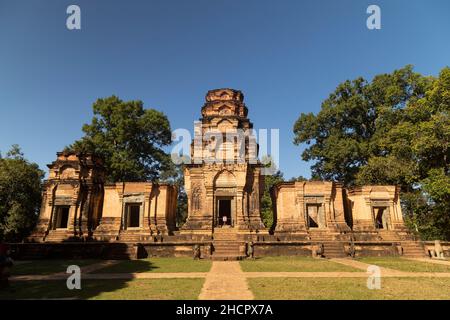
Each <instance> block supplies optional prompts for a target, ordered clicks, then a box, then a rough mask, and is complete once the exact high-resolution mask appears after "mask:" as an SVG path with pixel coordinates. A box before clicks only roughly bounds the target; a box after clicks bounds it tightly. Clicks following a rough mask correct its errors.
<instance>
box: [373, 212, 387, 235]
mask: <svg viewBox="0 0 450 320" xmlns="http://www.w3.org/2000/svg"><path fill="white" fill-rule="evenodd" d="M373 214H374V218H375V228H377V229H384V230H388V229H389V224H388V219H387V208H386V207H376V208H373Z"/></svg>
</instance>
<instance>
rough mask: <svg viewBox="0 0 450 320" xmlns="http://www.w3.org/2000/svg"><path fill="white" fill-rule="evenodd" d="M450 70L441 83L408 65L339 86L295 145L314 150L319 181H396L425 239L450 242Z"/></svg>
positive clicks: (306, 122) (299, 131) (301, 124)
mask: <svg viewBox="0 0 450 320" xmlns="http://www.w3.org/2000/svg"><path fill="white" fill-rule="evenodd" d="M449 97H450V69H449V68H444V69H443V70H442V71H441V73H440V75H439V77H438V78H433V77H425V76H422V75H420V74H418V73H415V72H414V71H413V69H412V67H411V66H406V67H404V68H402V69H400V70H396V71H394V72H393V73H390V74H382V75H378V76H376V77H374V79H373V80H372V81H370V82H369V81H367V80H365V79H362V78H358V79H356V80H354V81H346V82H344V83H342V84H340V85H339V86H338V87H337V88H336V90H335V92H333V93H332V94H331V95H330V96H329V98H328V99H326V100H325V101H324V102H323V104H322V108H321V110H320V112H319V113H318V114H317V115H314V114H312V113H309V114H302V115H301V116H300V118H299V119H298V120H297V122H296V123H295V125H294V133H295V140H294V143H296V144H300V143H306V144H307V145H309V146H308V147H307V148H306V149H305V151H304V152H303V154H302V157H303V159H304V160H313V161H315V164H314V165H313V167H312V170H313V176H315V177H319V178H323V179H335V180H340V181H343V182H344V183H345V184H346V185H350V186H351V185H362V184H396V185H400V186H401V188H402V191H403V194H402V198H403V207H404V209H405V214H406V215H407V221H408V222H409V223H411V225H412V226H413V228H414V229H416V230H417V231H418V232H420V233H421V235H422V236H423V238H441V239H448V238H450V234H449V230H450V218H449V214H448V209H449V208H450V203H449V202H448V197H449V194H450V193H449V188H448V186H447V187H446V184H447V183H448V177H449V168H448V161H449V149H448V143H449V138H450V126H449V110H450V98H449Z"/></svg>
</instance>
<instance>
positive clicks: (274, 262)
mask: <svg viewBox="0 0 450 320" xmlns="http://www.w3.org/2000/svg"><path fill="white" fill-rule="evenodd" d="M240 264H241V268H242V270H243V271H244V272H333V271H344V272H361V270H359V269H356V268H352V267H348V266H345V265H342V264H339V263H336V262H331V261H329V260H327V259H313V258H311V257H299V256H285V257H264V258H259V259H255V260H244V261H241V262H240Z"/></svg>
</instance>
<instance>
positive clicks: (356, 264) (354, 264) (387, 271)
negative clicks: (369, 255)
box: [330, 258, 405, 275]
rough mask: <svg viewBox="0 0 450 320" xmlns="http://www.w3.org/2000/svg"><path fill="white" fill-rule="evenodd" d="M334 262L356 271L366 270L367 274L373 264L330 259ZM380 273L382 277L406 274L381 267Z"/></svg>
mask: <svg viewBox="0 0 450 320" xmlns="http://www.w3.org/2000/svg"><path fill="white" fill-rule="evenodd" d="M330 260H331V261H333V262H337V263H340V264H343V265H346V266H349V267H353V268H356V269H360V270H364V271H366V272H367V268H368V267H369V266H371V264H368V263H364V262H361V261H357V260H353V259H348V258H333V259H330ZM380 271H381V274H382V275H386V274H394V275H395V274H401V273H405V272H402V271H398V270H394V269H389V268H384V267H380Z"/></svg>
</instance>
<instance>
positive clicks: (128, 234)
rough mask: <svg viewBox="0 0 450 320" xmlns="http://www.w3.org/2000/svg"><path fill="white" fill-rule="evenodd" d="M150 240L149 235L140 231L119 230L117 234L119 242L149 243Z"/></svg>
mask: <svg viewBox="0 0 450 320" xmlns="http://www.w3.org/2000/svg"><path fill="white" fill-rule="evenodd" d="M151 238H152V237H151V236H150V234H149V233H143V232H142V231H141V230H136V231H135V230H121V231H120V234H119V241H121V242H140V241H149V240H150V239H151Z"/></svg>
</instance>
